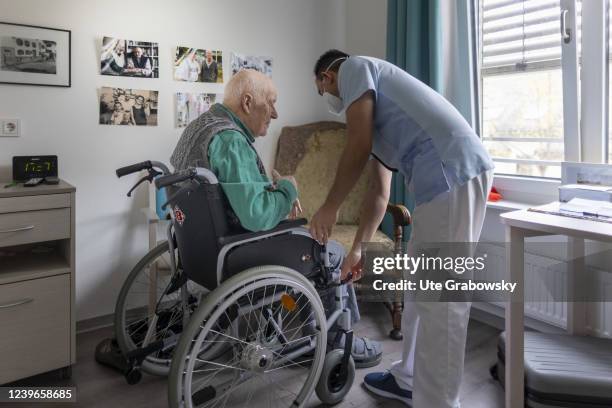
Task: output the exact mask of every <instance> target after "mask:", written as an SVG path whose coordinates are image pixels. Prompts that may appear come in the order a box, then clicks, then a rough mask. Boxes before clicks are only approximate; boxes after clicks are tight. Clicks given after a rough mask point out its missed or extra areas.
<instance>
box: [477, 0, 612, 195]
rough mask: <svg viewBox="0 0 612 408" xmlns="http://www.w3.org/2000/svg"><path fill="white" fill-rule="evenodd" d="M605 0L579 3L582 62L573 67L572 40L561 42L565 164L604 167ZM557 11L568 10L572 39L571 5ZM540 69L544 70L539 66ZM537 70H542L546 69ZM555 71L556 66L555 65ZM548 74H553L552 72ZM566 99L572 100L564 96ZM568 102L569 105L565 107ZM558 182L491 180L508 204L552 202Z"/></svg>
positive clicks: (563, 2)
mask: <svg viewBox="0 0 612 408" xmlns="http://www.w3.org/2000/svg"><path fill="white" fill-rule="evenodd" d="M608 3H609V0H601V1H584V0H583V1H582V33H581V46H582V49H581V55H582V56H583V58H581V61H580V65H579V64H578V62H579V60H578V55H577V44H576V39H575V36H573V39H574V41H572V42H571V45H572V47H569V46H568V45H567V44H563V42H562V56H561V64H560V67H561V68H560V69H561V70H562V78H563V86H564V89H563V98H564V103H563V120H564V132H563V133H564V151H565V153H564V155H565V157H564V160H565V161H579V162H587V161H588V162H595V163H607V162H608V149H610V148H612V147H611V146H608V145H609V144H610V143H609V138H608V122H609V118H608V92H609V91H608V61H609V59H608V58H609V56H608V41H609V40H608V18H610V17H609V15H608V14H609V12H608V10H609V8H608ZM482 4H483V3H482V0H474V10H476V13H477V15H476V16H475V22H476V24H477V27H476V30H474V34H475V35H476V41H475V43H476V44H477V46H476V47H477V53H478V57H477V58H476V59H477V64H476V71H477V72H476V75H477V83H478V92H477V95H478V98H477V104H478V107H477V109H476V110H477V117H478V121H477V122H476V123H477V126H478V129H477V131H478V134H480V135H481V136H482V128H483V127H482V126H483V123H482V120H483V115H482V112H483V106H482V103H483V95H482V91H483V84H482V80H483V75H482V72H483V70H482V67H481V64H482V50H483V48H482V45H483V44H482V41H483V39H482V35H481V32H482V31H481V30H482V28H481V24H482V10H483V9H482ZM560 7H561V9H562V10H563V9H568V10H569V16H570V18H569V19H568V23H569V24H568V27H569V28H570V29H572V32H573V33H576V18H575V15H576V0H560ZM544 65H545V64H544ZM544 65H543V66H542V67H541V68H547V67H546V66H544ZM557 66H559V65H557ZM550 68H553V67H552V66H551V67H550ZM567 95H571V96H569V97H568V96H567ZM567 101H569V103H566V102H567ZM560 184H561V180H560V179H556V178H543V177H535V176H524V175H518V174H499V175H497V174H496V175H495V185H496V186H497V187H499V188H500V189H501V190H502V191H504V190H506V191H508V192H511V195H512V197H511V198H508V199H512V200H517V201H523V202H527V203H535V202H536V201H538V198H537V197H535V196H534V195H533V194H534V193H537V194H538V197H540V200H539V201H543V200H545V198H544V197H548V198H556V197H557V187H558V186H559V185H560Z"/></svg>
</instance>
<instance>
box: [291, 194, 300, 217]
mask: <svg viewBox="0 0 612 408" xmlns="http://www.w3.org/2000/svg"><path fill="white" fill-rule="evenodd" d="M300 214H302V205H301V204H300V200H299V199H297V198H296V200H295V201H294V202H293V206H292V207H291V212H290V213H289V219H290V220H295V219H296V218H297V217H298V216H299V215H300Z"/></svg>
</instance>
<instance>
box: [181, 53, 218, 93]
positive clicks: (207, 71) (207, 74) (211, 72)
mask: <svg viewBox="0 0 612 408" xmlns="http://www.w3.org/2000/svg"><path fill="white" fill-rule="evenodd" d="M174 79H175V80H177V81H188V82H208V83H217V84H222V83H223V54H222V52H221V51H214V50H202V49H198V48H189V47H176V53H175V55H174Z"/></svg>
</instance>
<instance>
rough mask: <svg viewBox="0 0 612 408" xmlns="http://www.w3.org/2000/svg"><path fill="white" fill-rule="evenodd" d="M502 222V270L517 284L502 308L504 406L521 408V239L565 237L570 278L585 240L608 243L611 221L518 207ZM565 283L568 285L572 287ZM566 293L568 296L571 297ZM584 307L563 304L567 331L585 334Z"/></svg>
mask: <svg viewBox="0 0 612 408" xmlns="http://www.w3.org/2000/svg"><path fill="white" fill-rule="evenodd" d="M500 217H501V221H502V223H503V224H505V225H506V242H507V249H506V270H507V273H508V274H509V277H510V281H511V282H516V283H518V285H517V289H516V291H515V293H514V294H513V295H512V298H511V301H510V302H508V305H507V307H506V384H505V389H506V408H523V407H524V390H525V384H524V379H525V373H524V369H525V367H524V363H525V361H524V343H523V341H524V339H523V335H524V317H525V310H524V291H523V288H524V282H525V277H524V272H525V271H524V268H525V257H524V249H525V238H526V237H534V236H544V235H566V236H568V239H569V242H568V259H570V260H572V261H571V264H570V267H571V268H572V269H573V273H570V274H569V276H571V277H572V278H571V279H576V276H578V275H579V274H580V272H582V271H583V270H584V241H585V239H589V240H595V241H603V242H612V224H609V223H604V222H598V221H592V220H584V219H578V218H570V217H564V216H561V215H552V214H543V213H538V212H534V211H528V210H520V211H513V212H508V213H504V214H501V215H500ZM574 287H576V285H573V284H572V282H571V281H570V282H568V290H570V289H569V288H574ZM570 296H572V293H568V299H570V300H571V299H572V298H571V297H570ZM585 316H586V309H585V304H584V303H583V302H568V303H567V331H568V332H569V333H572V334H577V335H580V334H585Z"/></svg>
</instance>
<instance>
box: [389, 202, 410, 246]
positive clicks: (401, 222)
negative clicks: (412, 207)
mask: <svg viewBox="0 0 612 408" xmlns="http://www.w3.org/2000/svg"><path fill="white" fill-rule="evenodd" d="M387 212H388V213H389V214H391V217H392V218H393V235H394V239H393V241H394V242H395V243H396V244H398V243H401V242H402V238H403V234H404V232H403V227H405V226H406V225H410V223H411V222H412V218H411V217H410V211H409V210H408V208H406V207H405V206H403V205H401V204H391V203H389V204H387Z"/></svg>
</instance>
